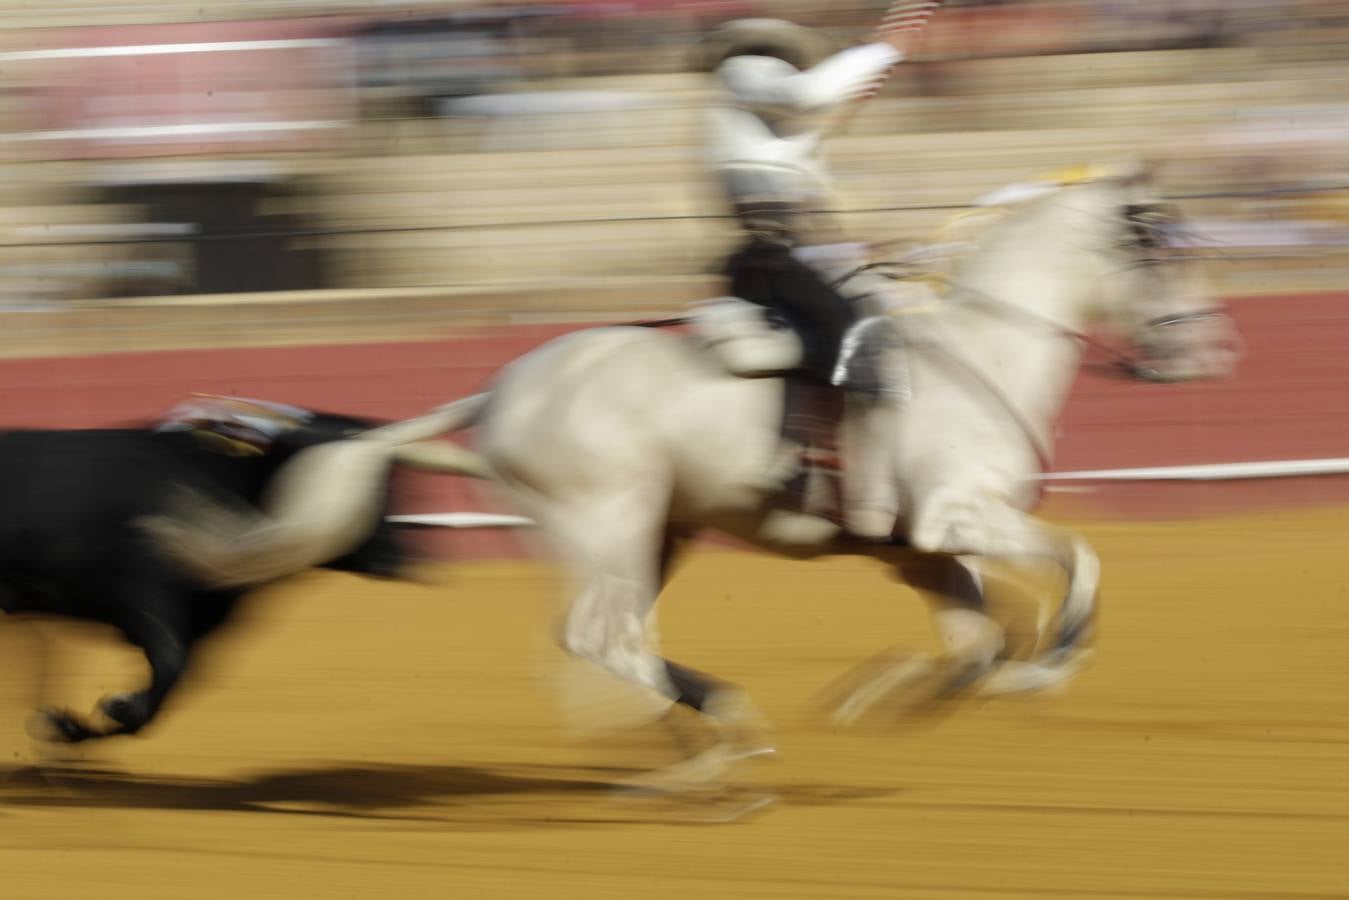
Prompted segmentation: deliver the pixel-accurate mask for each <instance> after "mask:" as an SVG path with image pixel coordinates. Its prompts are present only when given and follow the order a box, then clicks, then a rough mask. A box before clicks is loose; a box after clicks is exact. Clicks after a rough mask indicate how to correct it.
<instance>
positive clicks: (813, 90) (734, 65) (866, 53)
mask: <svg viewBox="0 0 1349 900" xmlns="http://www.w3.org/2000/svg"><path fill="white" fill-rule="evenodd" d="M903 58H904V54H903V53H901V52H900V51H899V50H897V49H895V48H894V47H892V46H891V45H890V44H886V43H871V44H861V45H859V46H857V47H850V48H848V49H847V50H844V51H842V52H841V53H836V54H834V55H833V56H831V57H829V58H828V59H826V60H825V61H824V62H821V63H820V64H818V65H816V66H814V67H812V68H810V69H807V70H805V71H804V72H802V71H799V70H797V69H796V68H794V67H793V66H791V65H790V64H788V63H785V62H783V61H782V60H780V59H774V58H772V57H767V56H735V57H732V58H731V59H728V60H726V62H724V63H722V65H721V67H720V68H719V70H718V73H717V74H718V75H719V76H720V77H721V80H722V83H723V84H725V85H726V87H727V89H728V90H730V92H731V93H732V94H733V95H734V96H735V98H736V99H737V100H738V101H740V102H741V103H744V104H746V105H748V106H768V107H780V108H786V109H791V110H794V111H798V112H808V111H814V110H820V109H824V108H826V107H830V106H836V105H838V104H840V103H844V102H846V101H848V100H850V99H852V98H853V97H855V96H857V95H858V94H860V93H861V92H863V91H865V90H866V89H867V88H868V87H870V86H871V85H872V84H874V83H875V81H876V80H877V79H878V78H880V77H881V76H882V75H884V74H885V72H886V70H888V69H889V68H890V67H891V66H893V65H895V64H896V63H898V62H899V61H900V60H902V59H903Z"/></svg>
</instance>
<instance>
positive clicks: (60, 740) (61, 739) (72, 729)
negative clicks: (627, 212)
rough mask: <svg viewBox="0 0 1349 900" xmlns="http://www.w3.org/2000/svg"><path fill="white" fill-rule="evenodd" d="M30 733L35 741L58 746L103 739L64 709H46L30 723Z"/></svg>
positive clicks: (77, 717)
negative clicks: (97, 738)
mask: <svg viewBox="0 0 1349 900" xmlns="http://www.w3.org/2000/svg"><path fill="white" fill-rule="evenodd" d="M28 733H29V735H31V736H32V737H33V738H34V739H35V740H39V741H49V742H51V743H56V744H78V743H80V742H81V741H87V740H89V739H90V738H96V737H101V735H100V734H99V732H97V731H95V730H94V729H92V728H90V727H89V726H88V725H87V724H86V723H85V722H84V721H83V720H81V719H80V718H79V716H76V715H75V714H74V713H71V712H68V711H66V710H64V709H44V710H42V711H41V712H40V713H38V714H37V715H35V716H34V717H33V718H32V719H30V720H29V721H28Z"/></svg>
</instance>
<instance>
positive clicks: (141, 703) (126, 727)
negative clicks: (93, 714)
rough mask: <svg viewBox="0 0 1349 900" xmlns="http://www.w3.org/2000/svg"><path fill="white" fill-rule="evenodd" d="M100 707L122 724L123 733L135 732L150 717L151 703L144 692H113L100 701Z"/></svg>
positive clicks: (104, 713)
mask: <svg viewBox="0 0 1349 900" xmlns="http://www.w3.org/2000/svg"><path fill="white" fill-rule="evenodd" d="M98 708H99V710H100V711H101V712H102V713H103V715H105V716H107V717H108V718H109V719H112V720H113V721H114V722H116V723H117V724H118V725H120V726H121V729H120V730H119V731H120V733H121V734H135V733H136V732H137V731H140V730H141V728H142V727H143V726H144V725H145V723H146V722H148V721H149V719H150V709H149V704H148V703H147V702H146V700H145V696H144V695H143V694H113V695H112V696H110V697H104V698H103V699H102V700H100V701H98Z"/></svg>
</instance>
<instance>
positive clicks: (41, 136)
mask: <svg viewBox="0 0 1349 900" xmlns="http://www.w3.org/2000/svg"><path fill="white" fill-rule="evenodd" d="M347 124H348V123H347V122H344V121H342V120H340V119H314V120H309V119H296V120H295V121H276V120H271V119H265V120H260V121H256V122H189V123H186V124H177V125H117V126H111V125H109V126H102V127H96V128H63V129H59V130H57V131H15V132H11V133H10V134H0V141H4V142H7V143H16V142H20V141H131V140H152V139H154V138H178V137H196V136H199V135H212V134H223V135H235V136H236V139H242V136H243V135H252V134H262V133H267V134H271V133H272V132H277V131H314V130H318V129H326V128H345V127H346V126H347ZM248 139H249V140H257V138H251V137H250V138H248Z"/></svg>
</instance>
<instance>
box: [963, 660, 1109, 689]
mask: <svg viewBox="0 0 1349 900" xmlns="http://www.w3.org/2000/svg"><path fill="white" fill-rule="evenodd" d="M1093 656H1095V653H1094V651H1092V650H1089V649H1081V648H1079V649H1077V650H1072V651H1068V652H1064V653H1059V652H1055V653H1051V654H1048V655H1047V657H1046V658H1044V659H1041V660H1036V661H1031V662H1020V661H1017V660H1007V661H1004V662H1001V663H999V664H998V666H997V667H996V668H995V669H994V671H993V673H992V674H991V675H989V676H988V677H987V678H985V679H984V680H983V682H982V683H980V685H979V695H980V696H983V697H1005V696H1009V695H1013V694H1039V693H1045V692H1052V691H1061V690H1063V689H1064V688H1065V687H1067V685H1068V682H1070V681H1071V680H1072V679H1074V678H1076V677H1077V676H1078V674H1079V673H1081V672H1082V670H1083V669H1085V668H1086V667H1087V666H1088V665H1090V664H1091V660H1092V657H1093Z"/></svg>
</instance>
